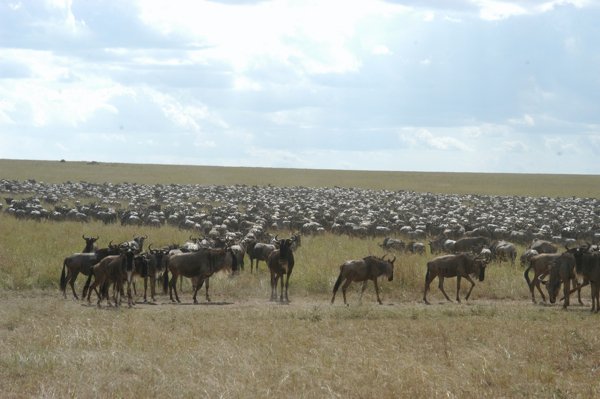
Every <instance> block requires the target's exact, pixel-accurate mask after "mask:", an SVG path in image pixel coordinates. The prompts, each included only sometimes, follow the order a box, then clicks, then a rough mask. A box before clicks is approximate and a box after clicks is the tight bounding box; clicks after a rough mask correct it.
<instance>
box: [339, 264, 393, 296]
mask: <svg viewBox="0 0 600 399" xmlns="http://www.w3.org/2000/svg"><path fill="white" fill-rule="evenodd" d="M395 260H396V257H395V256H394V259H392V260H385V255H384V256H383V257H382V258H377V257H375V256H367V257H365V258H362V259H357V260H349V261H346V262H344V264H343V265H341V266H340V275H339V276H338V278H337V280H336V282H335V285H334V286H333V297H332V298H331V303H332V304H333V302H334V301H335V294H336V293H337V290H338V289H339V288H340V284H342V281H344V280H346V282H345V283H344V285H343V286H342V295H343V296H344V304H345V305H348V303H347V302H346V289H348V286H350V283H352V282H353V281H362V282H363V284H362V289H361V291H360V298H359V300H358V301H359V302H362V296H363V293H364V292H365V290H366V289H367V282H369V280H371V281H373V284H374V285H375V294H376V295H377V302H379V304H380V305H381V304H382V302H381V298H380V297H379V286H378V285H377V278H378V277H380V276H382V275H385V276H386V277H387V278H388V281H392V280H393V279H394V261H395Z"/></svg>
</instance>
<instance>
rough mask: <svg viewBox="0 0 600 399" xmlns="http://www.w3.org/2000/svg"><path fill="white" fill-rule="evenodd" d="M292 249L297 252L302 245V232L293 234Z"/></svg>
mask: <svg viewBox="0 0 600 399" xmlns="http://www.w3.org/2000/svg"><path fill="white" fill-rule="evenodd" d="M291 239H292V247H291V248H292V251H294V252H296V250H297V249H298V248H300V247H301V246H302V236H301V235H300V233H296V234H292V238H291Z"/></svg>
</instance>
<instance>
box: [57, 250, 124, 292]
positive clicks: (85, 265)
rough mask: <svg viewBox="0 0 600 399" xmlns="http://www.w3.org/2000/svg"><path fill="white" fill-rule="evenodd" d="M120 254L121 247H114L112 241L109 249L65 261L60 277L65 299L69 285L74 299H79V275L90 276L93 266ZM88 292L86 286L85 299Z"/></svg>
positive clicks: (75, 255) (76, 254) (83, 254)
mask: <svg viewBox="0 0 600 399" xmlns="http://www.w3.org/2000/svg"><path fill="white" fill-rule="evenodd" d="M118 253H119V247H118V246H116V245H112V241H111V242H110V243H109V245H108V247H107V248H100V249H98V250H96V251H95V252H91V253H74V254H72V255H70V256H68V257H66V258H65V259H64V261H63V267H62V272H61V275H60V290H61V291H62V292H63V296H64V297H65V298H66V297H67V284H69V285H70V286H71V290H72V291H73V297H75V299H79V297H78V296H77V294H76V293H75V280H77V276H78V275H79V273H81V274H83V275H84V276H89V275H90V271H91V269H92V266H93V265H95V264H96V263H98V262H99V261H101V260H102V259H103V258H105V257H106V256H108V255H116V254H118ZM86 292H87V286H84V289H83V297H85V295H86Z"/></svg>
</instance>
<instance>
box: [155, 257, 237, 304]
mask: <svg viewBox="0 0 600 399" xmlns="http://www.w3.org/2000/svg"><path fill="white" fill-rule="evenodd" d="M228 257H229V258H228ZM228 265H231V266H232V268H231V269H232V271H234V272H235V271H237V260H236V257H235V254H233V253H232V252H231V249H229V248H216V249H213V248H200V249H199V250H198V251H197V252H182V253H176V254H173V255H171V256H170V257H169V258H168V261H167V267H168V270H169V271H170V272H171V275H172V277H171V280H170V281H169V297H170V299H171V301H173V302H175V301H177V302H181V301H180V300H179V296H178V295H177V276H179V275H182V276H184V277H187V278H190V279H192V280H193V281H194V282H195V283H196V284H195V287H194V296H193V299H194V303H198V300H197V299H196V294H197V293H198V290H199V289H200V288H201V287H202V284H203V283H204V280H206V279H208V278H209V277H210V276H212V275H213V274H214V273H216V272H218V271H219V270H221V269H223V268H224V267H227V266H228ZM165 273H166V271H165ZM173 291H174V292H175V299H173ZM206 300H207V301H209V302H210V297H209V295H208V287H207V290H206Z"/></svg>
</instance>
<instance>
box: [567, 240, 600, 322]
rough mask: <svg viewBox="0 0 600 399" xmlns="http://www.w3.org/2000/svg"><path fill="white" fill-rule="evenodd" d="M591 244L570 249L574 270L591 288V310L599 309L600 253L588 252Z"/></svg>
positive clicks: (584, 283) (596, 310)
mask: <svg viewBox="0 0 600 399" xmlns="http://www.w3.org/2000/svg"><path fill="white" fill-rule="evenodd" d="M590 249H591V245H590V244H587V247H579V248H576V249H573V250H571V251H572V253H573V256H574V257H575V271H576V274H577V275H578V276H583V284H581V285H580V286H579V287H582V286H584V285H587V284H590V286H591V289H592V309H591V310H592V312H598V311H600V253H599V252H597V251H593V252H590Z"/></svg>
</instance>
